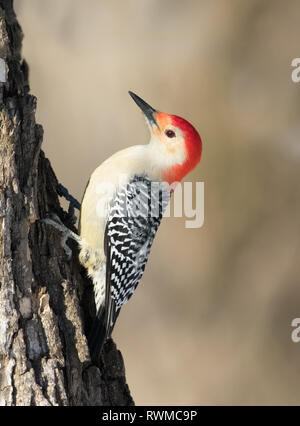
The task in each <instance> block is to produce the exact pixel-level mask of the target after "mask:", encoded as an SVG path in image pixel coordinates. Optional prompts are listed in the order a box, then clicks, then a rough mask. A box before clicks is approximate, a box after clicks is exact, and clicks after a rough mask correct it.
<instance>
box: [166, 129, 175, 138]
mask: <svg viewBox="0 0 300 426" xmlns="http://www.w3.org/2000/svg"><path fill="white" fill-rule="evenodd" d="M165 134H166V135H167V136H168V138H175V136H176V135H175V132H173V130H170V129H169V130H166V131H165Z"/></svg>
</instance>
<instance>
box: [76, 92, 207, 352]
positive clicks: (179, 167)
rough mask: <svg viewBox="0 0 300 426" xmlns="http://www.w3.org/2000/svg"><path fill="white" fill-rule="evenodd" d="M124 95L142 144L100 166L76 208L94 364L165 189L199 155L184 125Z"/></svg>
mask: <svg viewBox="0 0 300 426" xmlns="http://www.w3.org/2000/svg"><path fill="white" fill-rule="evenodd" d="M129 93H130V95H131V97H132V98H133V100H134V101H135V102H136V104H137V105H138V106H139V107H140V108H141V110H142V111H143V113H144V115H145V118H146V121H147V124H148V126H149V129H150V134H151V138H150V142H149V144H147V145H136V146H131V147H129V148H126V149H124V150H122V151H119V152H117V153H116V154H114V155H112V156H111V157H110V158H108V159H107V160H106V161H104V162H103V163H102V164H101V165H100V166H99V167H98V168H97V169H96V170H95V171H94V172H93V174H92V175H91V177H90V180H89V183H88V185H87V187H86V190H85V194H84V197H83V200H82V204H81V212H80V225H79V230H80V248H81V250H80V255H79V259H80V262H81V263H82V265H83V266H85V268H86V269H87V272H88V275H89V276H90V277H91V279H92V281H93V285H94V295H95V304H96V310H97V318H96V320H95V323H94V326H93V327H92V329H91V332H90V336H89V344H90V351H91V355H92V357H93V359H94V360H97V359H98V357H99V355H100V352H101V348H102V346H103V343H104V342H105V340H106V338H107V337H109V336H110V334H111V332H112V329H113V327H114V324H115V321H116V318H117V316H118V314H119V312H120V308H121V306H122V305H123V304H124V303H126V302H127V301H128V299H129V298H130V297H131V295H132V293H133V292H134V290H135V289H136V287H137V285H138V283H139V281H140V279H141V277H142V275H143V272H144V269H145V265H146V263H147V259H148V255H149V252H150V248H151V245H152V242H153V239H154V236H155V233H156V231H157V229H158V226H159V224H160V221H161V218H162V215H163V212H164V209H165V207H166V205H167V204H168V201H169V195H170V190H169V187H168V185H170V184H172V183H173V182H179V181H181V179H182V178H183V177H184V176H185V175H186V174H187V173H188V172H190V171H191V170H192V169H193V168H194V167H195V166H196V165H197V163H198V162H199V161H200V157H201V151H202V142H201V139H200V136H199V134H198V133H197V131H196V130H195V128H194V127H193V126H192V125H191V124H190V123H188V122H187V121H186V120H184V119H183V118H180V117H178V116H175V115H171V114H166V113H163V112H159V111H156V110H155V109H153V108H152V107H150V105H148V104H147V103H146V102H145V101H143V100H142V99H141V98H140V97H138V96H137V95H135V94H134V93H132V92H129ZM164 182H165V183H164Z"/></svg>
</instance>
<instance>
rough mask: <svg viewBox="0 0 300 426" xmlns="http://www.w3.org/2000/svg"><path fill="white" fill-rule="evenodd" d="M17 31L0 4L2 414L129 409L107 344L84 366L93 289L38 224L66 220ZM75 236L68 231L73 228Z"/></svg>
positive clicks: (7, 7)
mask: <svg viewBox="0 0 300 426" xmlns="http://www.w3.org/2000/svg"><path fill="white" fill-rule="evenodd" d="M21 42H22V31H21V28H20V26H19V24H18V22H17V19H16V16H15V13H14V11H13V5H12V0H0V58H3V59H4V60H5V63H6V69H7V81H6V82H3V83H0V405H132V404H133V401H132V399H131V396H130V393H129V389H128V386H127V384H126V380H125V370H124V364H123V360H122V356H121V353H120V352H119V351H118V350H117V349H116V346H115V344H114V343H113V341H112V340H110V341H108V342H107V343H106V345H105V347H104V353H103V356H102V359H101V363H100V366H99V367H98V366H95V365H92V363H91V360H90V355H89V350H88V346H87V340H86V337H85V330H86V328H87V327H88V323H89V320H90V318H91V316H92V315H93V302H92V299H91V297H90V294H91V283H90V282H89V280H88V279H87V278H86V276H85V271H84V270H83V269H82V268H81V267H80V265H79V263H78V260H77V252H76V249H77V248H76V245H75V243H74V245H73V246H72V248H73V253H74V254H73V257H72V260H70V261H68V259H67V257H66V254H65V252H64V250H63V248H62V247H61V235H60V233H59V232H58V231H57V230H56V229H54V228H51V227H50V226H48V225H46V224H44V223H41V222H40V221H39V219H40V218H44V217H46V216H47V215H48V214H49V213H55V214H57V215H58V216H59V217H60V218H61V220H62V221H63V222H64V224H65V225H66V226H68V227H72V226H73V225H72V220H71V217H70V215H69V214H68V213H67V212H64V211H63V210H62V208H61V207H60V204H59V198H58V189H57V184H58V182H57V179H56V177H55V174H54V172H53V170H52V168H51V165H50V162H49V161H48V160H47V159H46V158H45V156H44V154H43V152H42V151H41V143H42V138H43V129H42V127H41V126H40V125H38V124H36V122H35V108H36V98H35V97H34V96H32V95H30V94H29V84H28V67H27V64H26V62H25V61H22V59H21ZM73 229H74V228H73Z"/></svg>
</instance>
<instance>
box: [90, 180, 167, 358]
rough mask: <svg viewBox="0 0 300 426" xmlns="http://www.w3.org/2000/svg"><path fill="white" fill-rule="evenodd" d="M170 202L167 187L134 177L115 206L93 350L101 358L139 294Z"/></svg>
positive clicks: (108, 232) (110, 219)
mask: <svg viewBox="0 0 300 426" xmlns="http://www.w3.org/2000/svg"><path fill="white" fill-rule="evenodd" d="M169 200H170V191H169V188H168V186H167V185H166V184H164V183H160V182H153V181H151V180H150V179H148V178H147V176H145V175H142V176H138V175H136V176H134V177H133V178H132V179H131V180H130V181H129V183H128V184H127V185H125V186H123V187H122V188H121V189H120V190H119V191H118V193H117V194H116V196H115V197H114V200H113V201H112V203H111V207H110V212H109V217H108V221H107V226H106V232H105V241H104V245H105V253H106V287H105V301H104V304H102V306H101V307H100V309H99V311H98V314H97V316H98V319H99V321H100V322H99V324H98V331H96V330H95V331H96V335H95V333H94V335H93V336H92V341H93V342H94V344H93V350H94V352H95V351H96V352H97V353H96V354H94V356H96V357H98V356H99V355H100V352H101V349H102V346H103V343H104V342H105V340H106V338H107V337H109V336H110V334H111V332H112V330H113V327H114V324H115V321H116V319H117V316H118V314H119V312H120V309H121V307H122V305H124V303H126V302H127V301H128V300H129V299H130V297H131V296H132V294H133V292H134V291H135V289H136V287H137V285H138V283H139V281H140V279H141V278H142V275H143V273H144V270H145V266H146V263H147V260H148V256H149V253H150V249H151V246H152V243H153V239H154V237H155V234H156V231H157V229H158V227H159V225H160V222H161V219H162V216H163V213H164V211H165V209H166V207H167V205H168V203H169Z"/></svg>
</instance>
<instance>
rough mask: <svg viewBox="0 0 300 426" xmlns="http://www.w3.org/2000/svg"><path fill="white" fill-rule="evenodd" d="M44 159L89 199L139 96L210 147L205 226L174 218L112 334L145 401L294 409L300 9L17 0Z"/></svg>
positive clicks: (196, 1) (129, 125)
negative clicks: (95, 175)
mask: <svg viewBox="0 0 300 426" xmlns="http://www.w3.org/2000/svg"><path fill="white" fill-rule="evenodd" d="M15 4H16V10H17V14H18V17H19V20H20V23H21V25H22V27H23V30H24V33H25V39H24V49H23V54H24V57H25V58H26V59H27V61H28V63H29V65H30V81H31V90H32V93H33V94H35V95H36V96H37V97H38V110H37V117H38V121H39V122H40V123H41V124H42V125H43V126H44V130H45V136H44V143H43V148H44V150H45V152H46V154H47V156H48V157H49V159H50V160H51V162H52V165H53V167H54V169H55V171H56V174H57V176H58V178H59V180H60V181H61V183H63V184H64V185H66V186H67V187H68V188H69V190H70V192H71V193H72V194H73V195H74V196H76V197H78V198H79V199H81V196H82V193H83V190H84V187H85V185H86V182H87V180H88V178H89V175H90V173H91V172H92V171H93V170H94V168H95V167H96V166H97V165H98V164H100V163H101V162H102V161H103V160H104V159H105V158H107V156H109V155H110V154H112V153H113V152H115V151H116V150H119V149H122V148H124V147H126V146H128V145H132V144H135V143H143V142H146V141H147V138H148V133H147V129H146V127H145V124H144V121H143V119H142V116H141V114H140V112H139V111H138V109H137V107H136V105H135V104H134V103H133V102H132V100H131V99H130V97H129V96H128V94H127V90H129V89H131V90H133V91H135V92H136V93H138V94H139V95H140V96H142V97H143V98H144V99H145V100H146V101H148V102H149V103H150V104H151V105H152V106H154V107H156V108H157V109H160V110H162V111H165V112H170V113H176V114H178V115H182V116H183V117H185V118H187V119H189V120H190V121H191V122H192V123H193V124H194V125H195V126H196V127H197V129H199V132H200V134H201V136H202V139H203V143H204V147H203V158H202V161H201V164H200V166H199V167H197V169H196V170H195V171H194V172H193V173H192V174H191V175H190V176H189V177H188V179H189V180H193V181H196V180H200V181H205V224H204V226H203V227H202V228H200V229H196V230H191V229H186V228H185V227H184V219H165V220H164V223H163V224H162V226H161V228H160V231H159V233H158V235H157V238H156V241H155V243H154V246H153V250H152V253H151V257H150V260H149V263H148V266H147V268H146V272H145V274H144V277H143V279H142V282H141V284H140V286H139V288H138V290H137V291H136V293H135V295H134V297H133V299H131V301H130V302H129V304H127V305H126V306H125V307H124V309H123V311H122V313H121V315H120V317H119V320H118V323H117V326H116V329H115V332H114V337H115V340H116V342H117V344H118V346H119V348H120V349H121V350H122V353H123V355H124V358H125V364H126V368H127V379H128V383H129V385H130V389H131V391H132V395H133V398H134V399H135V401H136V403H137V404H146V405H147V404H297V403H299V401H300V368H299V364H300V343H299V344H295V343H293V342H292V341H291V331H292V327H291V321H292V319H293V318H295V317H300V283H299V249H300V230H299V222H300V215H299V207H300V197H299V195H300V193H299V177H300V171H299V165H300V145H299V144H300V140H299V135H300V124H299V114H300V83H299V84H295V83H293V82H292V81H291V71H292V67H291V61H292V59H293V58H294V57H299V56H300V48H299V39H300V26H299V18H300V3H299V1H297V0H295V1H293V0H289V1H284V0H281V1H279V0H243V1H242V0H101V1H100V0H88V1H86V2H82V1H79V0H43V1H40V0H26V1H25V0H18V1H15Z"/></svg>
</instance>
